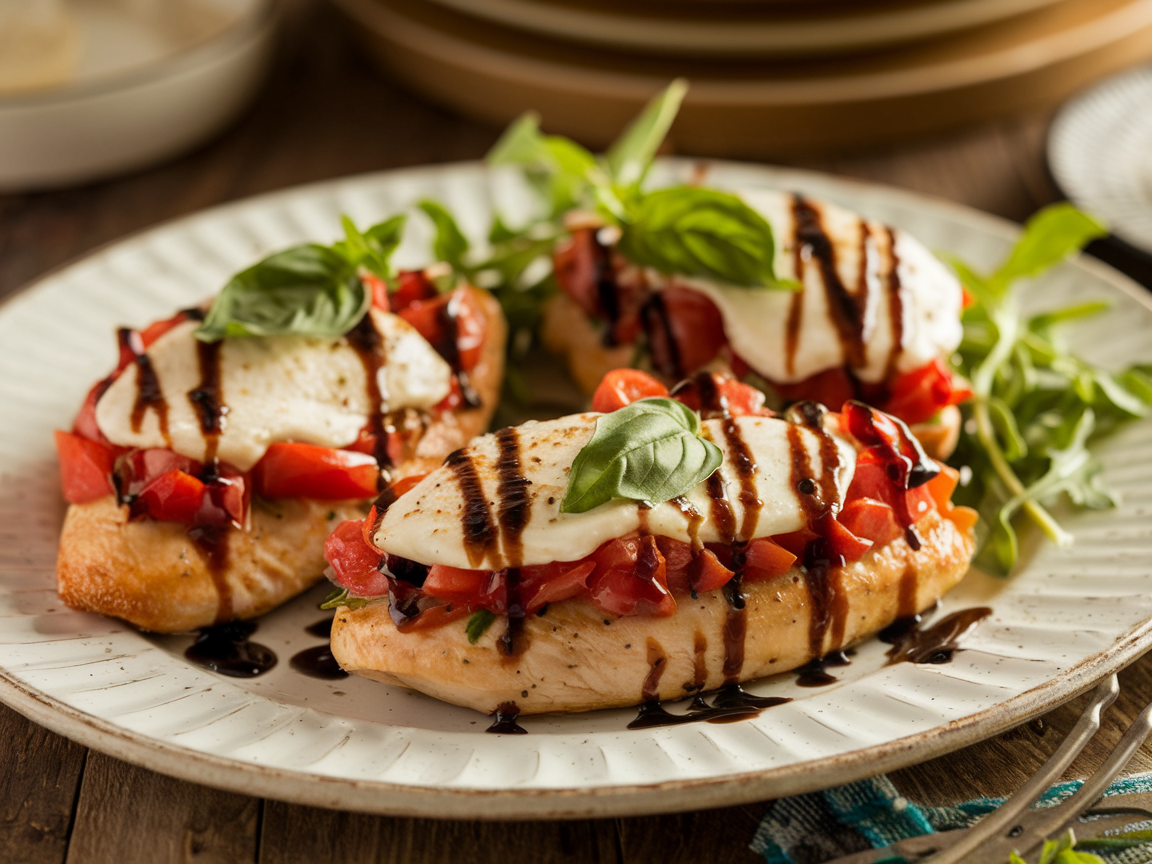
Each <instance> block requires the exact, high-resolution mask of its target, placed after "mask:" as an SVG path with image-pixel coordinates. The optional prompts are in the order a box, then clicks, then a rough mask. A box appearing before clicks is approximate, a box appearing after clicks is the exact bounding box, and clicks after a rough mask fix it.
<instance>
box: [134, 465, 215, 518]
mask: <svg viewBox="0 0 1152 864" xmlns="http://www.w3.org/2000/svg"><path fill="white" fill-rule="evenodd" d="M203 503H204V482H203V481H202V480H200V479H199V478H196V477H193V476H192V475H191V474H187V473H185V472H184V471H180V470H173V471H168V472H166V473H164V474H161V475H160V476H159V477H157V478H156V479H154V480H152V481H151V482H150V483H148V485H147V486H145V487H144V488H143V489H141V490H140V493H139V494H138V495H137V497H136V500H135V501H134V502H133V511H134V512H139V513H141V514H147V515H148V516H150V517H151V518H153V519H155V520H157V521H159V522H179V523H180V524H182V525H188V526H193V525H196V524H197V523H198V522H200V520H199V516H200V509H201V505H202V504H203Z"/></svg>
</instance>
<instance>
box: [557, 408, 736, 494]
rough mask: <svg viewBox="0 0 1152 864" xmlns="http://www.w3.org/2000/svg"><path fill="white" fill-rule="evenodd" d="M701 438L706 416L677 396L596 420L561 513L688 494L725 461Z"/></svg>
mask: <svg viewBox="0 0 1152 864" xmlns="http://www.w3.org/2000/svg"><path fill="white" fill-rule="evenodd" d="M723 458H724V457H723V453H722V452H721V450H720V448H719V447H717V446H716V445H715V444H713V443H712V442H711V441H708V440H707V439H705V438H701V437H700V418H699V416H697V414H696V413H695V412H694V411H692V409H690V408H688V407H687V406H685V405H683V404H681V403H680V402H677V401H675V400H674V399H665V398H656V399H641V400H639V401H638V402H633V403H632V404H631V405H628V406H626V407H624V408H621V409H619V410H617V411H613V412H612V413H610V414H602V415H601V416H600V417H598V418H596V430H595V431H594V432H593V433H592V438H591V439H590V440H589V441H588V443H587V444H585V445H584V448H583V449H582V450H581V451H580V452H579V453H578V454H577V456H576V459H575V460H573V462H572V471H571V473H570V474H569V475H568V488H567V490H566V491H565V493H564V500H563V501H561V502H560V512H561V513H585V512H587V511H589V510H591V509H593V508H594V507H599V506H600V505H601V504H605V503H607V502H608V501H611V500H612V499H613V498H630V499H632V500H634V501H649V502H652V503H659V502H661V501H667V500H669V499H671V498H675V497H676V496H677V495H682V494H683V493H685V492H687V491H688V490H689V489H691V488H692V487H693V486H695V485H696V484H697V483H699V482H701V481H702V480H704V479H706V478H707V477H708V476H709V475H711V474H712V472H713V471H715V470H716V469H717V468H719V467H720V463H721V462H722V461H723Z"/></svg>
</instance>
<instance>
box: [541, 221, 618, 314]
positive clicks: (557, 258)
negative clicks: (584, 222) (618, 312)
mask: <svg viewBox="0 0 1152 864" xmlns="http://www.w3.org/2000/svg"><path fill="white" fill-rule="evenodd" d="M597 247H599V242H598V241H597V239H596V231H595V230H594V229H592V228H580V229H578V230H576V231H573V232H572V236H570V237H569V238H568V239H567V240H563V241H561V242H560V243H558V244H557V245H556V248H555V250H554V251H553V253H552V270H553V272H554V273H555V274H556V283H557V284H558V285H559V286H560V290H562V291H563V292H564V293H565V294H567V295H568V296H569V297H571V298H572V299H573V300H575V301H576V303H577V304H578V305H579V306H580V308H581V309H583V310H584V311H585V312H586V313H588V314H589V315H591V316H592V317H595V318H599V317H602V316H603V314H604V312H603V310H602V309H601V308H600V296H599V293H598V291H597V283H598V282H599V279H600V268H601V267H602V266H603V264H602V262H603V261H604V260H606V259H607V252H606V250H604V249H603V247H600V248H597Z"/></svg>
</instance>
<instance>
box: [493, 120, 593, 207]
mask: <svg viewBox="0 0 1152 864" xmlns="http://www.w3.org/2000/svg"><path fill="white" fill-rule="evenodd" d="M487 162H488V164H489V165H516V166H519V167H520V168H523V169H524V171H525V173H526V175H527V177H528V179H529V180H530V181H531V182H532V183H533V185H535V186H536V187H537V188H538V190H539V192H540V193H541V194H542V195H543V196H544V197H545V198H546V199H548V200H549V201H550V202H551V205H552V214H553V215H554V216H555V215H559V214H562V213H565V212H567V211H568V210H571V209H573V208H574V207H577V206H579V205H580V204H581V202H582V201H583V199H584V197H585V195H586V194H587V192H588V190H589V188H590V185H591V184H593V183H595V182H605V181H604V178H603V177H602V172H601V171H600V170H599V167H598V164H597V162H596V157H595V156H593V155H592V154H591V153H589V152H588V150H586V149H585V148H584V147H581V146H580V145H579V144H577V143H576V142H575V141H572V140H571V139H569V138H565V137H563V136H561V135H544V134H543V133H542V132H541V131H540V117H539V115H537V114H534V113H528V114H524V115H522V116H521V117H519V118H518V119H517V120H514V121H513V122H512V124H511V125H510V126H509V127H508V129H507V130H505V132H504V134H503V135H501V136H500V140H498V141H497V142H496V144H495V145H494V146H493V147H492V149H491V150H490V151H488V156H487Z"/></svg>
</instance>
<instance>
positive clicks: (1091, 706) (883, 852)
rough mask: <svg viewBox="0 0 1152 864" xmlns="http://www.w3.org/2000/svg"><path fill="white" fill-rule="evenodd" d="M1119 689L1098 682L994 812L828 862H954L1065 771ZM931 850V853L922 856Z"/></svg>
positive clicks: (1113, 679) (994, 832) (1111, 679)
mask: <svg viewBox="0 0 1152 864" xmlns="http://www.w3.org/2000/svg"><path fill="white" fill-rule="evenodd" d="M1119 693H1120V684H1119V682H1118V681H1117V680H1116V676H1115V675H1112V676H1111V677H1109V678H1108V679H1106V680H1105V681H1102V682H1101V683H1100V684H1099V685H1098V686H1097V687H1096V690H1095V691H1094V692H1093V694H1092V698H1091V699H1090V700H1089V702H1088V705H1087V706H1086V707H1085V708H1084V712H1083V713H1082V714H1081V715H1080V719H1079V720H1078V721H1077V722H1076V725H1075V726H1074V727H1072V731H1071V732H1069V733H1068V736H1067V737H1066V738H1065V739H1064V741H1063V742H1062V743H1061V744H1060V746H1059V747H1058V748H1057V749H1056V752H1055V753H1053V754H1052V755H1051V756H1050V757H1049V759H1048V761H1047V762H1045V763H1044V765H1043V767H1041V768H1040V770H1039V771H1038V772H1037V773H1036V774H1035V775H1034V776H1033V777H1032V778H1031V779H1030V780H1029V781H1028V782H1027V783H1025V784H1024V785H1023V786H1021V787H1020V789H1018V790H1017V791H1016V793H1015V794H1014V795H1013V796H1012V797H1011V798H1010V799H1009V800H1008V801H1006V802H1004V804H1003V805H1002V806H1001V807H1000V809H999V810H996V811H995V812H994V813H989V814H988V815H987V816H985V817H984V818H983V819H981V820H980V821H979V822H978V823H976V825H974V826H973V827H971V828H964V829H959V830H955V831H946V832H942V833H940V834H929V835H926V836H924V837H911V838H909V839H907V840H901V841H899V842H898V843H894V844H892V845H891V846H889V847H887V848H886V849H869V850H867V851H864V852H856V853H853V854H851V855H846V856H843V857H841V858H837V859H835V860H834V861H829V862H827V864H873V862H878V861H884V860H887V859H889V858H892V857H893V856H897V855H899V856H902V857H904V858H905V859H906V860H908V861H914V862H922V864H947V862H958V861H960V860H961V859H962V858H963V856H965V855H968V854H970V853H971V852H972V851H973V850H975V849H976V848H977V847H979V846H980V845H981V844H983V843H984V842H985V841H986V840H988V839H990V838H992V837H995V836H996V835H997V833H998V832H1002V831H1004V830H1007V829H1008V828H1010V827H1011V826H1012V823H1013V822H1014V821H1015V820H1016V818H1017V817H1018V816H1019V815H1020V813H1022V812H1023V811H1024V810H1026V809H1027V808H1028V807H1029V806H1031V805H1032V804H1033V803H1034V802H1035V801H1036V799H1037V798H1039V797H1040V796H1041V795H1042V794H1043V793H1044V792H1045V791H1047V789H1048V787H1049V786H1051V785H1052V783H1053V782H1054V780H1055V779H1056V778H1057V777H1059V776H1060V775H1061V774H1062V773H1064V769H1065V768H1067V767H1068V766H1069V765H1070V764H1071V763H1072V760H1073V759H1075V758H1076V756H1077V754H1079V753H1080V751H1081V750H1083V749H1084V746H1085V745H1086V744H1087V743H1088V741H1089V740H1091V738H1092V736H1093V735H1095V734H1096V731H1097V730H1098V729H1099V728H1100V714H1101V713H1102V712H1103V710H1104V709H1105V708H1107V707H1108V706H1109V705H1111V704H1112V703H1113V702H1114V701H1115V700H1116V697H1117V695H1119ZM933 853H936V854H935V855H934V857H932V858H927V857H926V856H928V855H932V854H933Z"/></svg>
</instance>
